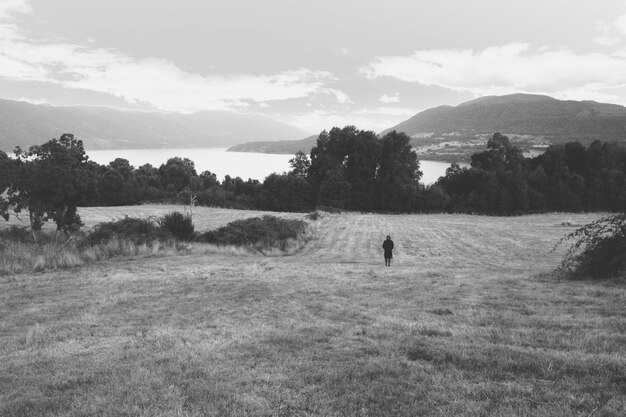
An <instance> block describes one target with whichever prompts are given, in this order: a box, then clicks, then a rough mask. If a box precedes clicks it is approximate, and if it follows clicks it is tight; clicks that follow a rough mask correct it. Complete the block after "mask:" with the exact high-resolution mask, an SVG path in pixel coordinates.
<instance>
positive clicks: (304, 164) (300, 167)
mask: <svg viewBox="0 0 626 417" xmlns="http://www.w3.org/2000/svg"><path fill="white" fill-rule="evenodd" d="M289 166H291V171H289V175H293V176H295V177H298V178H306V177H307V175H308V173H309V168H311V160H310V159H309V156H308V155H307V154H305V153H304V152H302V151H298V152H296V154H295V155H294V157H293V158H291V159H290V160H289Z"/></svg>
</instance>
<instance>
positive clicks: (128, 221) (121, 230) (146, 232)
mask: <svg viewBox="0 0 626 417" xmlns="http://www.w3.org/2000/svg"><path fill="white" fill-rule="evenodd" d="M170 238H171V235H170V234H169V233H168V232H167V231H164V230H163V229H161V228H159V227H158V226H157V225H156V224H155V223H154V222H153V221H152V220H150V219H138V218H133V217H125V218H123V219H122V220H117V221H112V222H103V223H100V224H98V225H97V226H95V228H94V230H93V232H91V233H89V235H88V236H87V238H86V239H85V243H86V244H87V245H88V246H94V245H98V244H101V243H108V242H110V241H112V240H116V239H123V240H128V241H131V242H132V243H134V244H136V245H137V244H138V245H141V244H148V245H150V244H152V242H154V241H156V240H167V239H170Z"/></svg>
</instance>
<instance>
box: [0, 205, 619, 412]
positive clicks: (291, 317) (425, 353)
mask: <svg viewBox="0 0 626 417" xmlns="http://www.w3.org/2000/svg"><path fill="white" fill-rule="evenodd" d="M170 209H171V208H167V209H166V210H170ZM213 214H214V213H213ZM240 214H241V213H240V212H234V213H228V214H226V215H225V216H226V217H227V216H239V215H240ZM81 215H83V216H84V218H85V220H87V216H86V215H85V214H84V212H81ZM251 215H258V213H256V212H252V214H251ZM595 218H597V216H585V215H567V216H563V215H558V214H553V215H541V216H524V217H516V218H491V217H475V216H448V215H428V216H417V215H416V216H379V215H357V214H342V215H324V217H323V218H322V219H321V220H320V221H318V222H316V225H315V227H316V238H315V239H314V240H312V241H310V242H309V243H308V244H307V245H306V246H305V247H304V248H301V249H300V250H299V251H297V252H296V253H294V254H293V255H292V256H289V257H265V256H263V255H260V254H251V253H247V252H245V251H241V250H237V249H236V248H215V247H204V248H202V249H200V248H198V250H197V251H196V252H192V253H189V254H186V255H176V256H166V257H163V256H161V257H141V258H137V259H121V260H117V261H106V262H103V263H99V264H95V265H92V266H87V267H82V268H81V269H76V270H67V271H53V272H46V273H38V274H28V275H26V274H25V275H18V276H14V277H4V278H0V317H1V319H0V359H1V360H0V415H2V416H18V415H21V416H43V415H58V416H73V415H93V416H118V415H129V416H131V415H132V416H135V415H136V416H143V415H149V416H153V415H154V416H156V415H162V416H174V415H181V416H205V415H214V416H228V415H233V416H234V415H250V416H276V415H280V416H291V415H294V416H306V415H315V416H346V415H355V416H357V415H358V416H380V415H390V416H403V415H406V416H416V415H428V416H430V415H439V416H450V415H462V416H490V415H493V416H572V415H585V416H588V415H593V416H621V415H624V414H625V413H626V357H625V355H624V352H625V351H626V336H625V335H624V331H625V330H626V313H625V312H624V307H623V306H624V304H625V301H626V291H625V287H624V286H623V285H621V284H619V283H617V282H603V283H597V282H596V283H590V282H556V281H555V280H554V279H552V278H551V276H550V275H548V274H546V272H548V271H550V270H551V269H552V268H554V267H556V266H557V265H558V263H559V260H560V255H561V254H560V253H550V252H549V250H550V249H551V248H552V246H553V244H554V243H555V242H556V240H558V238H559V237H561V236H562V235H563V234H565V233H566V232H568V231H571V230H572V229H571V227H564V226H562V222H563V221H564V219H567V220H572V221H573V222H575V223H577V224H582V223H585V222H588V221H589V220H592V219H595ZM196 221H198V220H196ZM209 221H215V222H216V223H218V222H219V221H221V220H216V219H214V218H213V219H211V220H207V223H208V222H209ZM229 221H230V220H229ZM387 234H390V235H391V236H392V238H393V239H394V242H395V243H396V248H397V250H396V251H395V252H394V263H393V265H392V267H391V268H385V267H384V264H383V259H382V249H381V248H380V245H381V244H382V240H383V238H384V236H385V235H387Z"/></svg>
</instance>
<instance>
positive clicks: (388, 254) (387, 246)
mask: <svg viewBox="0 0 626 417" xmlns="http://www.w3.org/2000/svg"><path fill="white" fill-rule="evenodd" d="M383 249H384V250H385V266H391V258H393V240H391V236H389V235H387V239H385V241H384V242H383Z"/></svg>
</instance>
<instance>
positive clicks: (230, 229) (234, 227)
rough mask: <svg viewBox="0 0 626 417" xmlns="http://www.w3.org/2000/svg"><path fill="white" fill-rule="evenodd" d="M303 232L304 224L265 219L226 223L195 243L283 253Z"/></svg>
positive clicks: (270, 217)
mask: <svg viewBox="0 0 626 417" xmlns="http://www.w3.org/2000/svg"><path fill="white" fill-rule="evenodd" d="M306 231H307V224H306V222H304V221H302V220H289V219H281V218H279V217H275V216H270V215H265V216H263V217H251V218H249V219H243V220H236V221H234V222H231V223H228V224H227V225H226V226H224V227H220V228H219V229H216V230H211V231H209V232H207V233H204V234H202V235H201V236H200V237H199V240H200V241H201V242H205V243H212V244H215V245H220V246H225V245H234V246H247V247H251V248H253V249H256V250H259V251H262V252H267V251H272V250H273V249H278V250H280V251H282V252H286V251H288V250H289V248H290V247H293V246H294V244H295V242H297V241H298V240H300V239H303V238H304V236H305V234H306Z"/></svg>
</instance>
